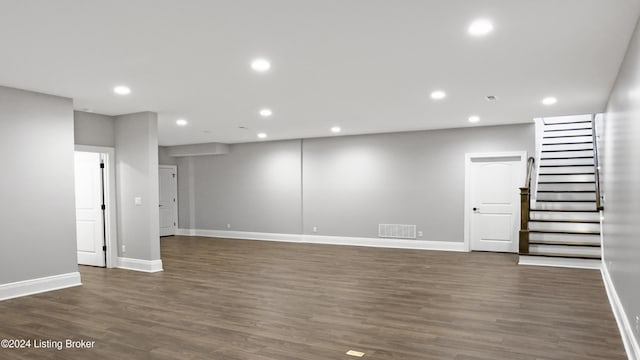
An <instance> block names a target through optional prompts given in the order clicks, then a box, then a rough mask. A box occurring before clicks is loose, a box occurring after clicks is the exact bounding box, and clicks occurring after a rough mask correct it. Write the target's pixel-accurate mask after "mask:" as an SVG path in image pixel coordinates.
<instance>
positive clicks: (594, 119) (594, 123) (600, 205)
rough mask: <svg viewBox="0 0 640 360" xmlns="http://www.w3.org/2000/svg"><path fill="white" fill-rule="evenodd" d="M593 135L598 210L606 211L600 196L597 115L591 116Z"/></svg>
mask: <svg viewBox="0 0 640 360" xmlns="http://www.w3.org/2000/svg"><path fill="white" fill-rule="evenodd" d="M591 133H592V135H593V166H594V174H595V183H596V209H598V210H604V206H603V204H602V201H601V195H600V165H599V164H598V132H597V130H596V115H595V114H594V115H592V116H591Z"/></svg>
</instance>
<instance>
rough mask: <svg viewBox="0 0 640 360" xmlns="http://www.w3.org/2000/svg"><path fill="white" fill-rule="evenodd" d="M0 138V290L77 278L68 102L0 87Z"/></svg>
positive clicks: (69, 108) (71, 120) (71, 109)
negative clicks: (24, 283)
mask: <svg viewBox="0 0 640 360" xmlns="http://www.w3.org/2000/svg"><path fill="white" fill-rule="evenodd" d="M0 134H1V135H2V141H1V142H0V162H2V165H3V169H4V171H2V186H1V187H0V199H2V204H3V205H4V206H2V208H1V209H0V218H1V219H2V220H1V223H2V235H1V236H0V284H7V283H13V282H18V281H24V280H31V279H37V278H43V277H50V276H54V275H61V274H69V273H75V272H77V270H78V266H77V255H76V246H77V245H76V224H75V220H76V217H75V192H74V170H73V169H74V165H73V162H74V155H73V154H74V145H73V103H72V100H71V99H67V98H62V97H57V96H51V95H45V94H39V93H34V92H29V91H23V90H17V89H12V88H7V87H0ZM9 295H11V294H9ZM9 295H8V296H9ZM0 297H3V296H2V294H1V293H0Z"/></svg>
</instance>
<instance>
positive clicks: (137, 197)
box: [133, 196, 142, 206]
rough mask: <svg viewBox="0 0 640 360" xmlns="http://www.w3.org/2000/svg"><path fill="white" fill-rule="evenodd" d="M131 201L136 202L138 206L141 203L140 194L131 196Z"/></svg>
mask: <svg viewBox="0 0 640 360" xmlns="http://www.w3.org/2000/svg"><path fill="white" fill-rule="evenodd" d="M133 202H134V203H135V204H136V206H140V205H142V198H141V197H140V196H136V197H135V198H133Z"/></svg>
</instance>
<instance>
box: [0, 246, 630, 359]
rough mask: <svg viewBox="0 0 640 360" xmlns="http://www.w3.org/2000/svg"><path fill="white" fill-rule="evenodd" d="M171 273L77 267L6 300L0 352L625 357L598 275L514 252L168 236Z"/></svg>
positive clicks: (47, 355)
mask: <svg viewBox="0 0 640 360" xmlns="http://www.w3.org/2000/svg"><path fill="white" fill-rule="evenodd" d="M162 260H163V262H164V268H165V271H164V272H162V273H156V274H145V273H139V272H134V271H127V270H119V269H99V268H91V267H80V271H81V273H82V280H83V283H84V285H83V286H82V287H76V288H70V289H66V290H59V291H54V292H49V293H44V294H39V295H34V296H29V297H23V298H18V299H13V300H8V301H4V302H0V314H2V315H0V316H1V322H0V339H5V338H8V339H41V340H46V339H52V340H64V339H67V338H70V339H84V340H93V341H95V348H93V349H85V350H62V351H58V350H54V349H49V350H45V349H30V350H7V349H0V359H91V360H97V359H214V360H218V359H220V360H223V359H238V360H240V359H243V360H244V359H246V360H249V359H251V360H293V359H295V360H300V359H308V360H327V359H355V358H354V357H350V356H347V355H345V352H346V351H347V350H350V349H353V350H357V351H362V352H365V353H366V355H365V357H364V358H365V359H403V360H405V359H406V360H409V359H460V360H462V359H465V360H472V359H478V360H479V359H490V360H495V359H531V360H534V359H559V360H568V359H598V360H602V359H625V358H626V357H625V354H624V349H623V347H622V344H621V341H620V336H619V333H618V329H617V326H616V324H615V321H614V318H613V315H612V312H611V308H610V306H609V303H608V300H607V298H606V295H605V290H604V287H603V284H602V280H601V276H600V273H599V272H598V271H594V270H577V269H561V268H543V267H527V266H517V265H516V256H515V255H508V254H493V253H451V252H433V251H421V250H397V249H379V248H363V247H347V246H332V245H312V244H291V243H277V242H261V241H243V240H227V239H211V238H198V237H170V238H163V239H162Z"/></svg>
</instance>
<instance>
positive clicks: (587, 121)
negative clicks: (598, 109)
mask: <svg viewBox="0 0 640 360" xmlns="http://www.w3.org/2000/svg"><path fill="white" fill-rule="evenodd" d="M586 123H589V124H591V120H581V121H569V122H554V123H549V124H547V123H544V126H553V125H567V124H586Z"/></svg>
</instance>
